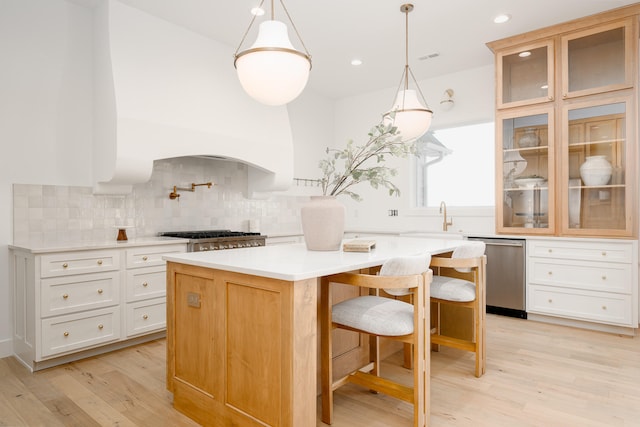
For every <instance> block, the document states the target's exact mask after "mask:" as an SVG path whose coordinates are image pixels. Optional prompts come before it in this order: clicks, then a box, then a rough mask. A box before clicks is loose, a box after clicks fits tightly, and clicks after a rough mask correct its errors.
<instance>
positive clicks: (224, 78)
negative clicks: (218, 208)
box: [93, 0, 293, 194]
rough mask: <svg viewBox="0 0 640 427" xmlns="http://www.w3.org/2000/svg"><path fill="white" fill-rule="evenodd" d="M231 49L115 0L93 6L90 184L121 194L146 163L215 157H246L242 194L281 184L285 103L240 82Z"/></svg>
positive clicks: (288, 145)
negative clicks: (271, 102)
mask: <svg viewBox="0 0 640 427" xmlns="http://www.w3.org/2000/svg"><path fill="white" fill-rule="evenodd" d="M232 59H233V50H232V48H231V47H229V46H227V45H224V44H222V43H218V42H216V41H214V40H211V39H209V38H206V37H204V36H201V35H198V34H196V33H194V32H191V31H189V30H187V29H185V28H182V27H180V26H177V25H174V24H171V23H169V22H167V21H164V20H162V19H159V18H156V17H154V16H151V15H149V14H147V13H145V12H142V11H140V10H138V9H135V8H132V7H130V6H127V5H124V4H122V3H120V2H119V1H117V0H104V1H103V2H102V3H100V4H99V6H98V7H97V8H96V9H94V76H95V86H94V96H95V111H94V117H95V124H94V129H95V134H94V151H93V155H94V160H93V166H94V190H95V191H96V192H97V193H112V194H113V193H126V192H129V191H130V190H131V185H132V184H136V183H141V182H146V181H148V180H149V178H150V176H151V171H152V168H153V161H154V160H156V159H164V158H171V157H182V156H192V155H193V156H216V157H223V158H227V159H235V160H238V161H240V162H243V163H246V164H248V165H249V166H250V167H249V188H248V193H249V194H252V193H257V192H264V191H273V190H286V189H287V188H288V187H289V186H290V185H291V183H292V180H293V141H292V135H291V127H290V124H289V115H288V112H287V108H286V106H282V107H271V106H264V105H261V104H259V103H257V102H256V101H254V100H252V99H251V98H250V97H249V96H248V95H246V94H245V93H244V91H243V90H242V88H241V86H240V83H239V82H238V79H237V77H236V75H235V69H234V68H233V61H232Z"/></svg>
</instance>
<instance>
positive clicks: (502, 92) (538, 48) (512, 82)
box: [496, 40, 555, 108]
mask: <svg viewBox="0 0 640 427" xmlns="http://www.w3.org/2000/svg"><path fill="white" fill-rule="evenodd" d="M554 52H555V49H554V41H553V40H544V41H541V42H536V43H532V44H530V45H524V46H517V47H515V48H511V49H505V50H504V51H500V52H497V53H496V73H497V76H496V90H497V97H496V99H497V103H498V108H505V107H516V106H519V105H530V104H538V103H541V102H549V101H553V95H554V78H553V74H554V69H555V67H554Z"/></svg>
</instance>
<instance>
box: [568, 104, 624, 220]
mask: <svg viewBox="0 0 640 427" xmlns="http://www.w3.org/2000/svg"><path fill="white" fill-rule="evenodd" d="M625 115H626V106H625V103H624V102H620V103H615V104H605V105H598V106H593V107H586V108H576V109H571V110H569V114H568V118H569V144H568V150H569V153H568V156H567V161H568V164H567V165H566V167H567V170H568V172H569V182H568V183H567V185H568V186H569V191H568V192H567V193H566V194H568V197H569V200H568V201H567V202H568V206H569V228H573V229H578V228H582V229H610V230H624V229H625V226H626V224H625V198H626V185H625V170H626V165H625V150H626V147H625V144H626V139H625Z"/></svg>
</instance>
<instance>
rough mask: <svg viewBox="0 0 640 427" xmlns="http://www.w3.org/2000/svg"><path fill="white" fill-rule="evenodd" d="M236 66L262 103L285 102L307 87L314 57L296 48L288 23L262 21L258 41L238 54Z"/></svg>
mask: <svg viewBox="0 0 640 427" xmlns="http://www.w3.org/2000/svg"><path fill="white" fill-rule="evenodd" d="M235 67H236V70H237V72H238V78H239V79H240V84H241V85H242V88H243V89H244V90H245V92H247V94H248V95H249V96H251V97H252V98H254V99H255V100H256V101H258V102H260V103H262V104H266V105H283V104H286V103H288V102H290V101H292V100H294V99H295V98H296V97H298V95H300V93H301V92H302V91H303V90H304V87H305V86H306V85H307V81H308V80H309V72H310V70H311V59H310V58H309V56H308V55H306V54H304V53H302V52H300V51H297V50H296V49H295V48H294V47H293V45H292V44H291V41H290V40H289V35H288V33H287V26H286V25H285V24H284V23H282V22H280V21H275V20H271V21H265V22H263V23H261V24H260V27H259V30H258V38H257V39H256V41H255V43H254V44H253V45H252V46H251V47H250V48H249V49H247V50H245V51H243V52H240V53H239V54H237V56H236V60H235Z"/></svg>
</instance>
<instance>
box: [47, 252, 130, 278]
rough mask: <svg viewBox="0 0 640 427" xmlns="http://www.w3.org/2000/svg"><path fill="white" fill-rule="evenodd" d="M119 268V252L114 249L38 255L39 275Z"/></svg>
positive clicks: (53, 275)
mask: <svg viewBox="0 0 640 427" xmlns="http://www.w3.org/2000/svg"><path fill="white" fill-rule="evenodd" d="M119 268H120V253H119V252H118V251H116V250H114V251H78V252H61V253H56V254H50V255H42V256H41V257H40V275H41V277H56V276H69V275H72V274H83V273H98V272H101V271H114V270H118V269H119Z"/></svg>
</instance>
